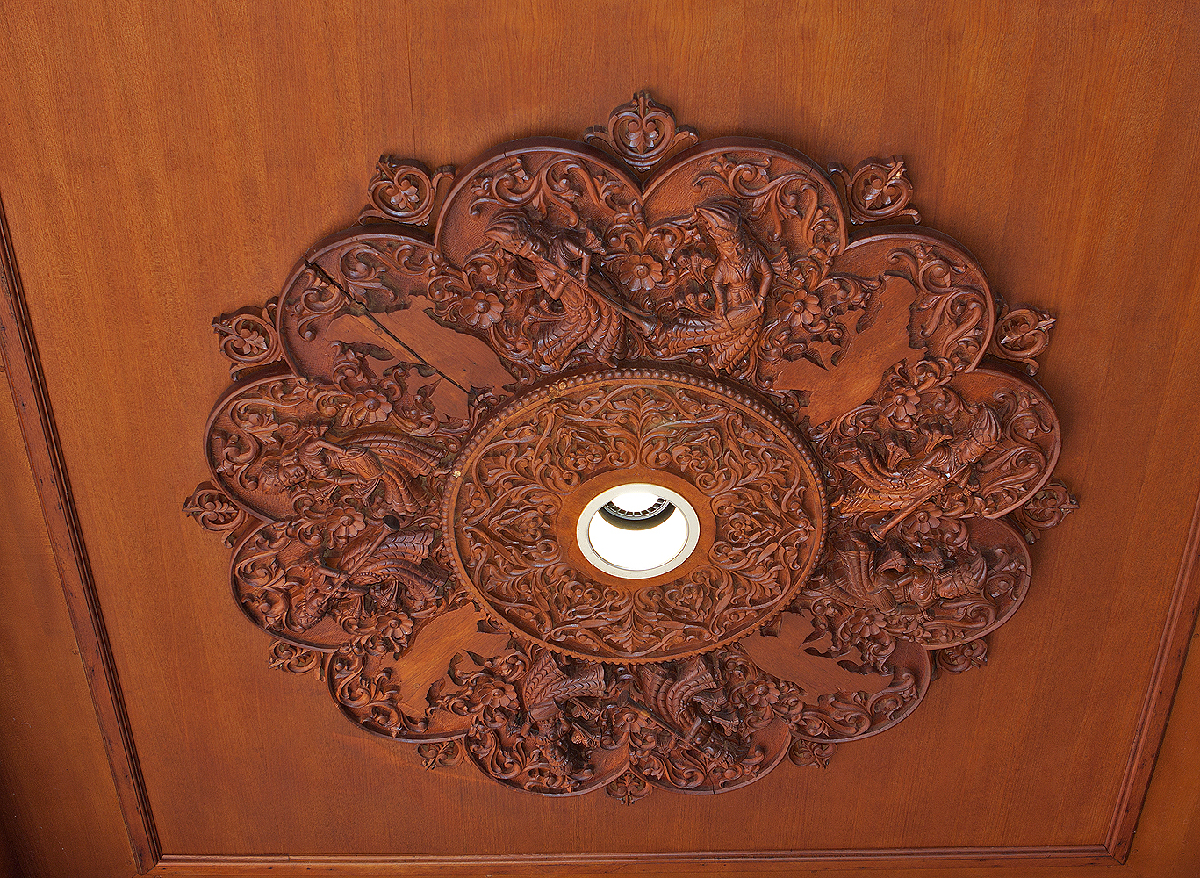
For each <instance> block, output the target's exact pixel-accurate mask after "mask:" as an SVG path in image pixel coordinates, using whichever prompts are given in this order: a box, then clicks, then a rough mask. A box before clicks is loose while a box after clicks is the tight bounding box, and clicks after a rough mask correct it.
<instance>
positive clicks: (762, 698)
mask: <svg viewBox="0 0 1200 878" xmlns="http://www.w3.org/2000/svg"><path fill="white" fill-rule="evenodd" d="M738 694H739V695H740V696H741V699H742V701H744V702H745V703H746V704H748V705H750V706H751V707H757V708H759V709H763V708H769V707H771V706H772V705H774V704H775V702H777V701H778V700H779V687H778V686H776V685H775V683H774V682H772V681H771V680H769V679H767V678H765V677H764V678H762V679H759V680H753V681H751V682H749V683H747V684H746V685H745V686H743V687H742V688H741V689H740V690H738Z"/></svg>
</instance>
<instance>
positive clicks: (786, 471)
mask: <svg viewBox="0 0 1200 878" xmlns="http://www.w3.org/2000/svg"><path fill="white" fill-rule="evenodd" d="M804 446H805V442H804V440H803V439H801V437H800V436H799V435H798V433H797V431H796V430H795V429H793V428H791V427H789V426H788V425H787V424H786V421H785V420H784V419H783V418H782V417H780V416H778V415H777V414H774V413H772V412H771V411H769V410H768V409H767V407H766V406H764V405H763V404H761V403H758V402H755V401H754V400H752V399H751V398H750V397H749V396H747V395H746V394H745V393H742V392H740V391H738V390H736V389H734V388H733V387H732V386H729V385H726V384H724V383H722V382H718V381H715V380H712V379H709V378H702V377H699V376H693V375H690V374H687V373H684V372H681V371H668V370H661V369H625V370H607V371H600V372H590V373H586V374H583V375H578V376H575V377H572V378H568V379H565V380H562V381H558V382H555V383H552V384H549V385H547V386H545V387H541V388H539V389H536V390H533V391H530V392H528V393H526V394H524V395H523V396H521V397H520V398H518V399H517V400H516V401H515V402H514V403H513V404H512V405H510V406H508V407H507V408H505V409H504V410H503V411H501V412H500V413H499V414H497V415H496V416H495V417H494V418H492V420H491V421H490V422H488V423H487V424H486V425H485V426H484V427H483V428H482V429H481V430H480V431H479V432H478V433H477V434H476V435H475V437H474V438H473V439H472V441H471V443H470V444H469V445H468V446H467V448H466V449H465V450H464V451H463V453H462V455H461V456H460V458H459V460H458V461H457V462H456V464H455V467H454V472H453V473H452V478H451V481H450V482H449V487H448V490H447V492H446V500H445V503H446V506H445V515H444V517H443V519H444V521H445V523H446V525H445V526H446V532H445V540H446V543H447V545H449V546H451V547H452V551H451V554H452V557H453V559H454V566H455V569H456V572H457V574H458V576H459V577H460V578H461V580H462V582H463V583H464V584H465V585H466V586H467V587H468V588H469V589H470V590H471V592H472V593H473V594H474V595H475V596H476V597H478V599H479V600H480V601H481V603H482V604H483V605H484V606H485V607H486V608H487V609H488V610H489V611H490V612H492V613H494V614H495V616H496V617H497V618H499V619H500V620H501V621H502V622H503V623H504V624H505V625H506V626H508V627H509V628H510V629H512V630H513V631H514V632H515V633H517V634H518V635H520V636H522V637H525V638H529V639H531V640H534V641H536V642H538V643H540V644H543V645H545V646H547V647H549V648H550V649H553V650H555V651H557V652H561V653H566V654H570V655H575V656H580V657H585V658H591V659H599V660H601V661H619V662H641V661H660V660H663V659H671V658H678V657H681V656H688V655H693V654H696V653H700V652H708V651H710V650H713V649H716V648H717V647H719V646H722V645H724V644H726V643H728V642H730V641H732V640H735V639H736V638H738V637H740V636H741V635H743V634H745V633H747V632H748V631H751V630H753V629H754V628H755V627H756V626H757V625H759V624H761V623H763V622H765V621H767V620H768V619H769V618H770V617H772V616H774V615H775V614H776V613H778V612H779V611H780V610H781V609H782V608H783V607H784V606H785V605H786V604H787V602H788V601H790V600H791V599H792V597H793V596H794V595H795V594H796V591H797V589H799V587H800V586H801V585H802V584H803V583H804V581H805V580H806V579H807V578H808V575H809V573H810V572H811V570H812V568H813V565H814V564H815V563H816V559H817V557H818V555H819V553H820V548H821V542H822V537H823V535H824V530H825V501H824V491H823V487H822V485H821V479H820V476H819V474H818V472H817V469H816V466H815V465H814V463H813V461H812V458H811V456H810V454H809V452H808V451H807V450H806V449H805V447H804ZM631 481H632V482H641V483H647V484H653V485H662V486H663V487H664V488H666V489H667V490H668V491H670V492H671V493H673V494H675V495H677V496H679V497H680V498H682V500H683V501H684V502H685V503H686V504H687V506H688V507H690V509H692V510H694V512H695V519H696V524H697V525H698V531H699V532H698V539H697V540H696V541H695V547H694V549H693V550H692V551H691V553H690V554H689V555H688V556H687V558H686V559H685V560H684V561H683V563H682V564H680V565H679V566H677V567H675V568H674V569H671V570H669V571H667V572H665V573H663V574H661V575H658V576H653V577H650V578H629V577H623V576H621V575H619V574H616V573H614V572H609V571H605V570H603V569H601V568H600V567H598V566H597V565H596V564H594V563H592V561H591V560H589V558H588V557H587V554H588V553H587V552H586V551H584V547H583V546H581V545H580V540H579V527H578V522H579V520H580V518H581V515H582V514H583V512H584V511H586V509H587V506H588V504H589V502H590V501H592V500H593V499H594V498H596V497H598V496H603V492H605V491H607V490H611V489H613V488H614V487H615V486H616V485H619V484H625V483H628V482H631Z"/></svg>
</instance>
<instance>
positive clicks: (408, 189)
mask: <svg viewBox="0 0 1200 878" xmlns="http://www.w3.org/2000/svg"><path fill="white" fill-rule="evenodd" d="M453 179H454V168H453V167H450V166H447V167H444V168H438V169H437V171H436V172H434V173H433V174H430V172H429V169H428V168H427V167H425V165H424V164H422V163H421V162H418V161H414V160H412V159H402V158H399V157H397V156H394V155H382V156H380V157H379V164H378V165H377V166H376V170H375V176H374V177H372V178H371V182H370V183H369V184H368V185H367V193H368V194H369V195H370V196H371V205H370V206H369V207H366V208H364V209H363V212H362V214H361V215H360V217H359V221H360V222H361V221H363V220H365V219H375V218H378V219H391V220H397V221H399V222H402V223H407V224H409V225H414V226H423V225H427V224H428V223H429V220H430V217H432V216H433V211H434V208H435V207H437V205H438V203H439V195H440V190H439V187H440V186H441V184H442V183H443V182H444V181H450V180H453Z"/></svg>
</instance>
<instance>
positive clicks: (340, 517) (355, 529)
mask: <svg viewBox="0 0 1200 878" xmlns="http://www.w3.org/2000/svg"><path fill="white" fill-rule="evenodd" d="M329 525H330V527H329V532H330V533H331V534H333V537H334V539H336V540H349V539H353V538H354V537H356V536H358V535H359V534H360V533H362V532H363V529H364V528H366V526H367V523H366V521H364V520H363V516H362V513H361V512H359V511H358V510H357V509H350V508H349V507H343V508H341V509H336V510H334V512H333V513H332V514H331V515H330V516H329Z"/></svg>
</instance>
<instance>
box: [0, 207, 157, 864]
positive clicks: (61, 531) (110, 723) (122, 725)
mask: <svg viewBox="0 0 1200 878" xmlns="http://www.w3.org/2000/svg"><path fill="white" fill-rule="evenodd" d="M0 283H2V284H3V288H4V289H3V292H4V303H5V309H4V311H3V312H0V354H2V355H3V362H4V368H5V371H6V373H7V375H8V383H9V390H10V392H11V393H12V397H13V403H14V405H15V407H16V411H17V419H18V422H19V424H20V427H21V433H22V435H23V436H24V439H25V450H26V455H27V457H28V459H29V465H30V469H31V470H32V472H33V476H34V480H35V483H36V485H37V491H38V498H39V500H40V502H41V506H42V514H43V516H44V517H45V520H46V525H47V532H48V535H49V537H50V543H51V546H52V547H53V550H54V557H55V562H56V564H57V567H58V573H59V578H60V582H61V584H62V589H63V594H64V596H65V597H66V602H67V609H68V611H69V614H70V618H71V626H72V628H73V629H74V634H75V641H76V644H77V645H78V647H79V655H80V660H81V662H82V663H83V666H84V671H85V673H86V676H87V680H88V689H89V691H90V692H91V696H92V705H93V708H94V710H95V714H96V722H97V725H98V726H99V728H100V732H101V737H102V738H103V740H104V746H105V750H106V751H107V754H108V760H109V766H110V768H111V769H112V775H113V782H114V784H115V786H116V791H117V798H118V801H119V802H120V806H121V816H122V818H123V819H124V821H125V826H126V830H127V833H128V836H129V842H130V846H131V847H132V850H133V856H134V862H135V864H136V866H137V868H138V871H139V872H145V871H147V870H149V869H150V868H151V867H153V866H154V864H155V863H156V862H157V861H158V859H159V858H160V856H161V854H162V850H161V845H160V843H159V839H158V830H157V828H156V826H155V823H154V817H153V814H152V812H151V808H150V800H149V796H148V794H147V790H146V783H145V779H144V778H143V777H142V772H141V764H140V761H139V759H138V754H137V747H136V745H135V743H134V739H133V731H132V728H131V726H130V722H129V715H128V712H127V710H126V705H125V696H124V693H123V691H122V689H121V683H120V678H119V676H118V673H117V667H116V662H115V659H114V656H113V652H112V645H111V642H110V640H109V636H108V629H107V627H106V626H105V623H104V615H103V611H102V609H101V606H100V601H99V597H98V595H97V593H96V584H95V579H94V576H93V573H92V567H91V561H90V559H89V557H88V551H87V546H86V543H85V541H84V537H83V531H82V527H81V525H80V521H79V515H78V512H77V510H76V507H75V499H74V495H73V493H72V490H71V484H70V480H69V478H68V474H67V465H66V459H65V458H64V456H63V451H62V446H61V442H60V440H59V435H58V428H57V426H56V424H55V421H54V412H53V408H52V406H51V403H50V397H49V392H48V389H47V387H46V381H45V375H44V373H43V371H42V366H41V360H40V357H39V354H38V349H37V342H36V339H35V337H34V333H33V326H32V322H31V320H30V315H29V309H28V307H27V304H26V301H25V293H24V286H23V284H22V282H21V277H20V273H19V271H18V267H17V259H16V252H15V250H14V248H13V242H12V236H11V233H10V231H9V227H8V218H7V216H6V214H5V212H4V204H3V200H2V199H0ZM97 669H99V671H100V673H97Z"/></svg>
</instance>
